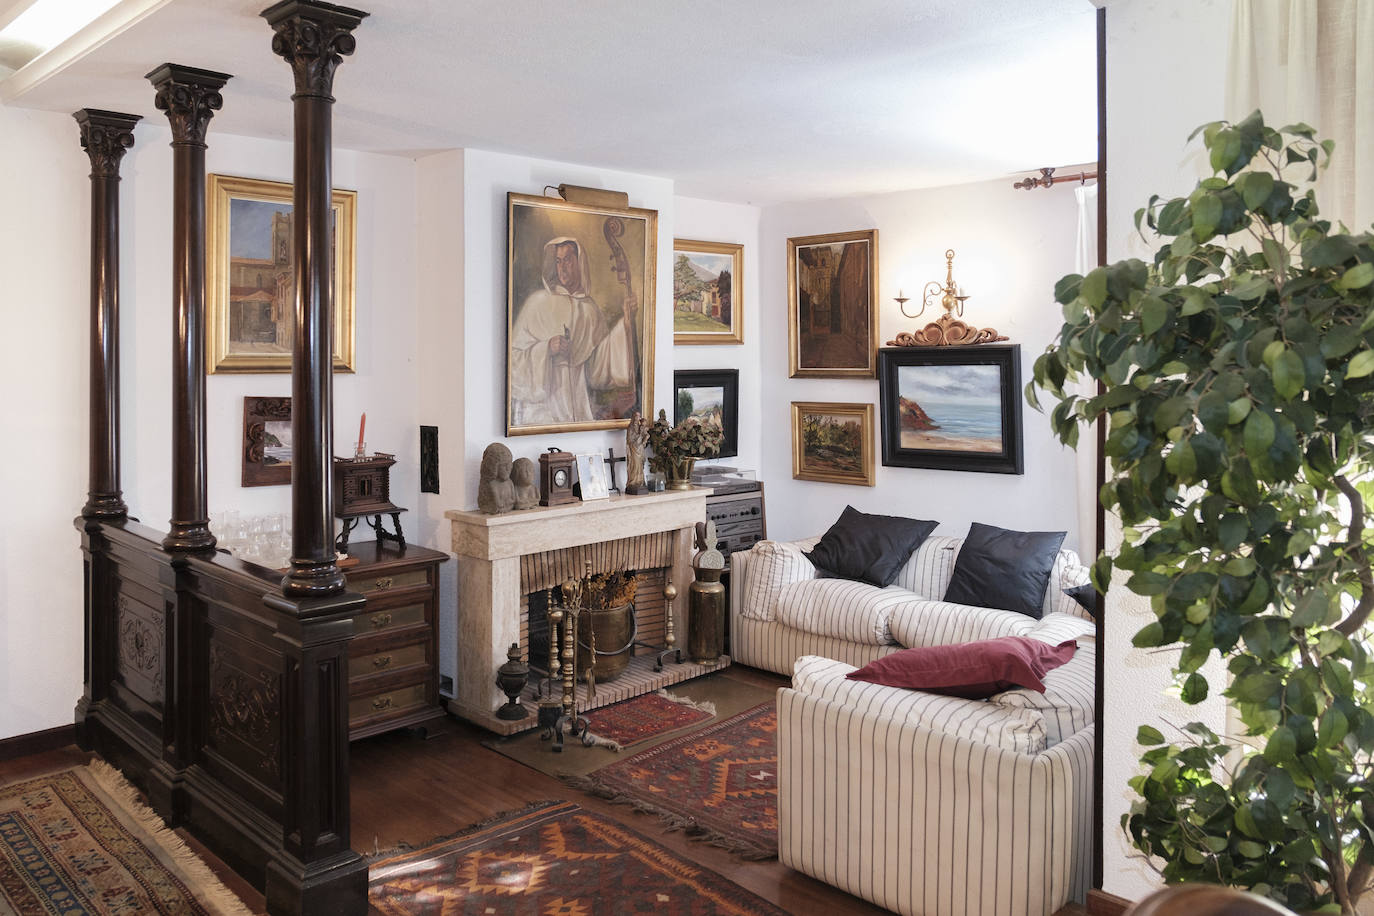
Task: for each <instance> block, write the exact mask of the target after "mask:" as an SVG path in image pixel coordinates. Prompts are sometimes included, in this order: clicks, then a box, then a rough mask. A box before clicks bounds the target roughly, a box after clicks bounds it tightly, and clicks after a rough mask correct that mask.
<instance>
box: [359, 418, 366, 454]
mask: <svg viewBox="0 0 1374 916" xmlns="http://www.w3.org/2000/svg"><path fill="white" fill-rule="evenodd" d="M366 431H367V411H363V418H362V419H361V420H359V421H358V451H360V452H361V451H362V450H363V443H364V442H366V441H367V436H365V435H363V434H364V433H365V432H366Z"/></svg>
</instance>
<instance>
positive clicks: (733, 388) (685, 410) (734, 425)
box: [673, 369, 739, 458]
mask: <svg viewBox="0 0 1374 916" xmlns="http://www.w3.org/2000/svg"><path fill="white" fill-rule="evenodd" d="M688 417H696V418H697V419H698V420H700V421H701V422H702V423H707V424H710V425H712V426H718V427H720V429H721V431H722V432H723V433H724V438H723V439H721V442H720V454H719V455H717V456H716V457H717V458H733V457H735V456H736V455H738V454H739V370H738V369H679V370H678V371H676V372H674V373H673V425H674V426H676V425H677V424H679V423H681V422H682V421H683V420H685V419H687V418H688Z"/></svg>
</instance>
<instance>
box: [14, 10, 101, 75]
mask: <svg viewBox="0 0 1374 916" xmlns="http://www.w3.org/2000/svg"><path fill="white" fill-rule="evenodd" d="M117 3H119V0H34V2H33V3H32V4H31V5H30V6H29V8H28V9H26V10H24V11H23V12H22V13H20V14H19V15H18V16H15V17H14V19H12V20H11V21H10V23H9V24H8V25H6V26H5V27H4V28H3V29H0V64H4V65H5V66H7V67H11V68H13V69H16V70H17V69H19V68H20V67H22V66H24V65H25V64H27V63H28V62H29V61H31V60H33V59H34V58H35V57H37V56H38V55H40V54H42V53H43V52H44V51H47V50H49V49H51V48H54V47H56V46H57V45H59V44H61V43H62V42H63V41H65V40H66V39H68V38H70V37H71V36H72V35H75V34H76V33H77V32H79V31H80V30H81V29H82V28H84V27H85V26H86V25H88V24H89V23H91V22H93V21H94V20H95V18H96V17H97V16H100V15H101V14H102V13H104V12H106V11H107V10H109V9H110V8H111V7H113V6H115V5H116V4H117Z"/></svg>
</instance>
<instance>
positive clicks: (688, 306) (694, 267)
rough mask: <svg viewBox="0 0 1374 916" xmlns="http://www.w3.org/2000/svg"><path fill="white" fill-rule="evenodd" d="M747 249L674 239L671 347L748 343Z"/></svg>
mask: <svg viewBox="0 0 1374 916" xmlns="http://www.w3.org/2000/svg"><path fill="white" fill-rule="evenodd" d="M743 262H744V246H743V245H737V244H733V243H728V242H699V241H695V240H692V239H674V240H673V343H677V344H737V343H743V342H744V320H743V319H744V315H743V312H742V310H743V307H744V304H743V302H741V301H740V275H741V272H742V270H743V266H744V265H743Z"/></svg>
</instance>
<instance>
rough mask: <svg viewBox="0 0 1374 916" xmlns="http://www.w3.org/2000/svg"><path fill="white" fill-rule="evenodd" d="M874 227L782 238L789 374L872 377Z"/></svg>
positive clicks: (875, 328) (875, 317)
mask: <svg viewBox="0 0 1374 916" xmlns="http://www.w3.org/2000/svg"><path fill="white" fill-rule="evenodd" d="M877 275H878V230H876V229H868V230H863V231H859V232H836V233H831V234H829V235H808V236H802V237H799V238H791V239H788V240H787V304H788V313H787V336H788V344H789V351H790V352H789V357H790V359H789V377H791V378H800V377H806V376H810V377H831V378H872V377H873V375H874V371H875V369H876V366H875V361H874V353H875V352H876V348H877V336H878V297H877V291H876V290H875V288H874V278H876V277H877Z"/></svg>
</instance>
